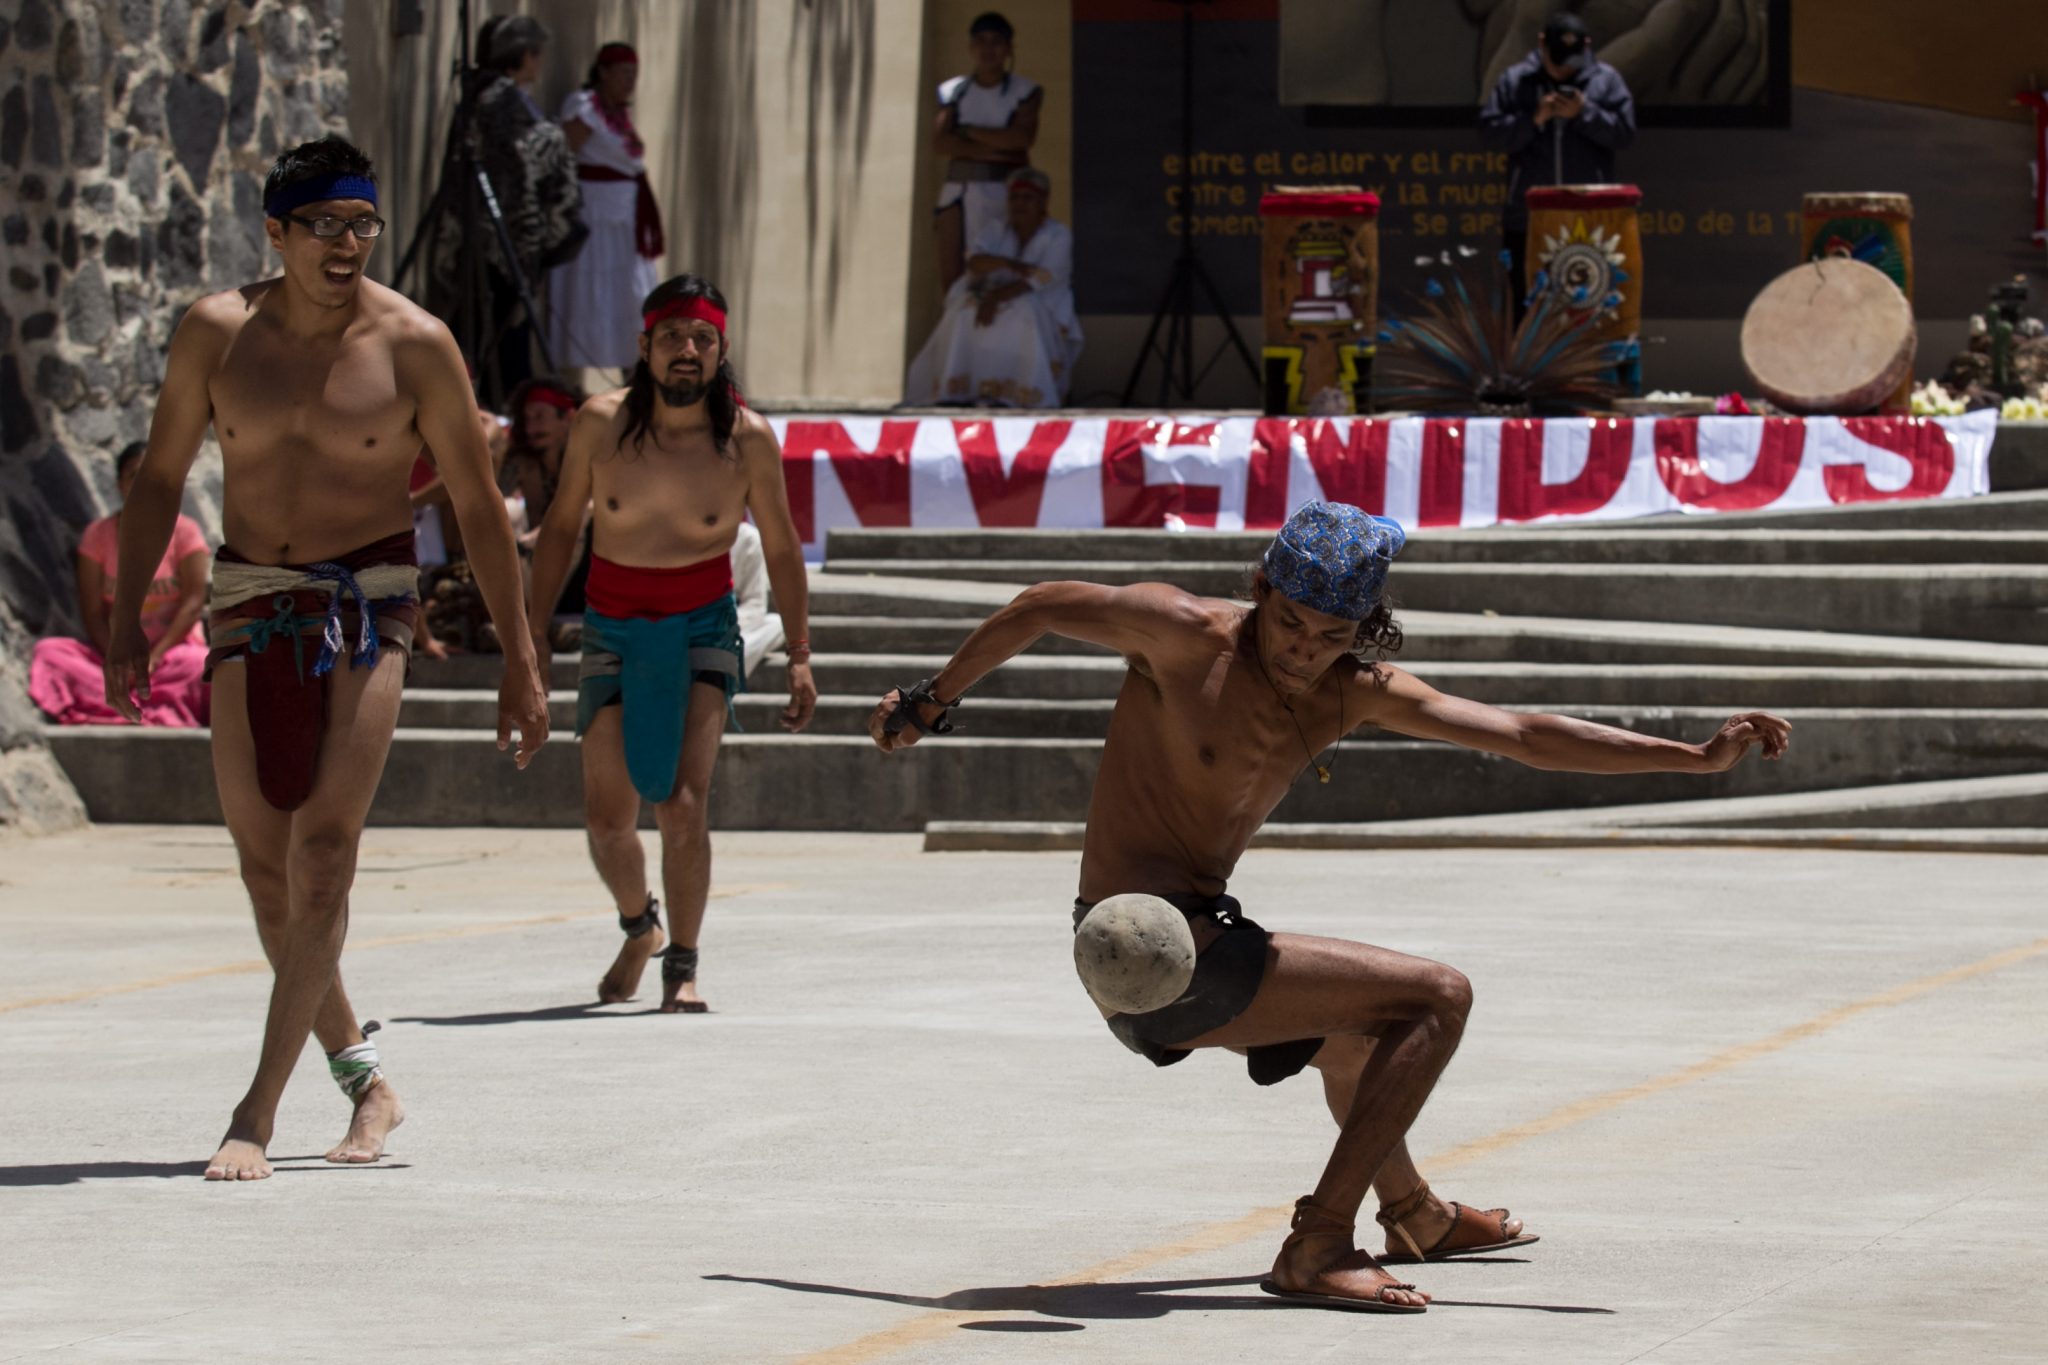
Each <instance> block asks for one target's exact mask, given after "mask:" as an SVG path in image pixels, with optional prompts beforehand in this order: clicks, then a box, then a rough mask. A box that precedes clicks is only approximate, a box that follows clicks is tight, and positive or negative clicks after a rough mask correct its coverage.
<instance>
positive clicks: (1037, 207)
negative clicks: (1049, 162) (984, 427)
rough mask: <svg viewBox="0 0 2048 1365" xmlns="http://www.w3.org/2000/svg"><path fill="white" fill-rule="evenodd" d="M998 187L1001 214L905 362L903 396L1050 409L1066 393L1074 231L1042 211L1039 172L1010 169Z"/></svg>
mask: <svg viewBox="0 0 2048 1365" xmlns="http://www.w3.org/2000/svg"><path fill="white" fill-rule="evenodd" d="M1008 191H1009V199H1008V207H1009V219H1008V221H1007V222H999V223H997V224H995V225H994V226H993V227H991V228H989V229H988V230H987V231H986V232H984V233H983V234H982V237H981V240H980V241H978V242H976V243H975V244H974V250H973V252H972V254H970V255H969V256H968V258H967V270H966V273H965V274H964V275H962V276H961V277H960V278H959V279H958V280H957V281H955V282H954V284H953V287H952V289H951V290H950V291H948V292H947V295H946V311H945V314H944V315H943V316H942V317H941V318H940V319H939V325H938V328H937V330H935V331H934V332H933V333H932V337H931V340H930V341H927V342H926V343H925V346H924V349H923V350H922V351H920V352H918V356H917V359H916V360H914V361H912V362H911V364H910V378H909V382H908V383H907V384H906V385H905V389H904V401H905V402H906V403H909V404H912V405H915V406H928V405H932V404H953V403H972V404H975V405H978V406H982V407H1016V408H1051V407H1058V406H1059V405H1060V404H1061V403H1062V402H1063V401H1065V399H1066V395H1067V387H1068V385H1069V384H1071V383H1072V382H1073V374H1074V361H1075V360H1076V359H1077V358H1078V357H1079V356H1080V354H1081V324H1080V320H1079V319H1078V318H1076V317H1075V316H1074V287H1073V275H1074V236H1073V233H1071V232H1070V231H1068V229H1067V225H1066V224H1065V223H1059V222H1055V221H1053V220H1052V219H1051V218H1048V217H1047V216H1046V211H1045V210H1046V200H1047V198H1048V196H1049V195H1050V194H1051V191H1052V185H1051V182H1050V181H1048V180H1047V179H1046V177H1045V174H1044V172H1042V171H1035V170H1032V169H1031V168H1029V167H1025V168H1024V169H1022V170H1019V171H1015V172H1013V173H1012V174H1011V176H1010V180H1009V185H1008Z"/></svg>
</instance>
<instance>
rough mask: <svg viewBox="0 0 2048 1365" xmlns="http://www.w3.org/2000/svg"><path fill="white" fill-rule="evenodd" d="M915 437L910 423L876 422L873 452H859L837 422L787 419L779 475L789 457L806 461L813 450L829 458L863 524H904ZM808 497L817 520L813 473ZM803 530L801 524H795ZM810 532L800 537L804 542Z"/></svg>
mask: <svg viewBox="0 0 2048 1365" xmlns="http://www.w3.org/2000/svg"><path fill="white" fill-rule="evenodd" d="M916 435H917V423H915V422H884V423H882V435H881V439H879V440H877V441H876V442H875V448H874V449H873V450H862V449H861V448H860V447H859V446H858V445H856V444H854V440H853V437H852V436H850V435H848V434H847V430H846V428H845V427H844V426H843V425H842V424H840V423H838V422H791V423H790V424H789V429H788V430H787V431H786V432H785V433H784V434H783V437H782V458H783V465H784V473H785V474H786V473H787V472H788V463H789V461H791V460H792V459H795V460H802V461H804V462H805V463H806V464H807V465H808V463H809V462H810V461H811V460H812V459H814V458H815V457H816V456H818V455H819V454H823V455H825V456H826V457H827V458H829V459H830V460H831V461H832V472H833V473H835V474H837V475H838V476H839V486H840V487H841V488H843V489H845V490H846V500H847V501H848V502H850V503H852V504H853V511H854V515H856V516H858V517H859V518H860V524H861V525H863V526H908V525H910V443H911V441H912V439H913V438H915V437H916ZM813 484H814V487H813V490H812V492H811V496H810V502H811V519H812V521H814V522H815V521H816V519H817V499H816V494H815V476H813ZM792 510H794V498H793V497H792ZM797 529H798V530H802V529H803V523H801V522H799V523H798V524H797ZM812 538H813V537H811V536H808V535H807V536H805V537H804V539H805V540H806V541H807V542H808V541H810V540H811V539H812Z"/></svg>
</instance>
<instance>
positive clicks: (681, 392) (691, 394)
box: [654, 370, 717, 408]
mask: <svg viewBox="0 0 2048 1365" xmlns="http://www.w3.org/2000/svg"><path fill="white" fill-rule="evenodd" d="M716 378H717V375H716V374H713V375H712V376H710V377H709V378H706V377H705V376H704V373H703V371H702V370H699V371H698V372H697V377H696V378H694V379H688V380H685V381H684V382H682V383H680V384H670V383H665V382H664V381H662V380H659V379H657V380H655V381H654V391H655V392H656V393H658V394H660V395H661V401H662V402H663V403H665V404H667V405H668V406H669V407H672V408H687V407H689V406H690V405H691V404H693V403H697V402H699V401H701V400H702V399H703V397H704V395H705V394H707V393H709V392H711V385H712V382H713V380H715V379H716Z"/></svg>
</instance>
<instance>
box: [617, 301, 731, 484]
mask: <svg viewBox="0 0 2048 1365" xmlns="http://www.w3.org/2000/svg"><path fill="white" fill-rule="evenodd" d="M681 299H703V300H705V301H706V302H707V303H710V304H712V305H713V306H715V307H717V308H719V309H720V310H722V311H723V310H725V309H726V302H725V295H723V294H721V293H719V292H718V286H717V285H715V284H713V283H711V281H709V280H707V279H704V278H703V277H702V276H698V275H678V276H676V277H675V278H674V279H672V280H665V281H663V282H662V283H661V284H658V285H656V286H655V288H654V292H652V293H651V294H649V295H648V296H647V297H646V299H645V300H643V301H642V302H641V304H640V311H641V313H642V314H643V315H644V314H647V313H651V312H653V311H654V310H655V309H657V308H663V307H666V306H667V305H669V304H671V303H674V302H676V301H678V300H681ZM642 335H643V336H644V335H647V333H642ZM724 350H725V348H724V347H721V348H720V351H721V354H720V355H719V357H718V369H717V371H716V372H715V373H714V374H713V375H712V376H711V383H710V385H709V386H708V388H707V389H706V391H705V395H704V405H705V408H706V410H707V411H708V412H709V413H710V416H711V441H712V444H713V445H715V446H716V447H717V448H718V453H719V454H720V455H723V456H726V457H727V458H734V457H733V454H732V433H733V429H734V428H735V427H737V426H738V425H739V420H740V408H741V406H742V404H741V400H740V384H739V378H738V376H736V375H735V374H734V373H733V369H732V362H731V361H730V360H729V359H727V358H726V356H725V355H724V354H723V352H724ZM656 387H657V386H656V384H655V382H654V371H653V370H650V369H649V368H647V360H646V358H645V357H644V356H643V357H642V358H641V360H640V363H639V364H637V365H635V366H634V367H633V377H632V378H631V379H629V380H627V381H626V398H625V403H624V407H625V412H626V422H625V425H624V426H623V427H622V428H621V429H620V431H619V439H618V442H617V444H616V445H614V446H613V447H612V449H613V453H615V454H616V453H619V452H622V451H624V450H625V448H626V446H627V443H628V442H630V443H631V444H632V447H633V452H632V453H633V454H634V455H638V454H639V453H640V440H641V438H642V437H643V436H645V435H646V434H647V432H648V430H649V429H650V428H651V427H652V426H653V424H654V402H655V397H656V394H655V389H656Z"/></svg>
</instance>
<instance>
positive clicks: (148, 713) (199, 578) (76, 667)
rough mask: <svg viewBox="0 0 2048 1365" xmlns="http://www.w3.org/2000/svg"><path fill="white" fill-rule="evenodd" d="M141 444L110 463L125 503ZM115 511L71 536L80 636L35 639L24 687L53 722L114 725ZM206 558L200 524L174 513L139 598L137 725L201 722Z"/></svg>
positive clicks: (209, 561) (204, 716) (118, 720)
mask: <svg viewBox="0 0 2048 1365" xmlns="http://www.w3.org/2000/svg"><path fill="white" fill-rule="evenodd" d="M143 449H144V445H143V443H142V442H141V441H137V442H135V443H134V444H132V445H130V446H129V447H128V448H127V449H126V450H124V451H122V452H121V454H120V456H119V457H118V458H117V459H116V461H115V463H114V477H115V480H116V481H117V482H118V483H119V485H120V488H121V497H122V500H123V501H126V499H127V497H128V490H129V489H130V488H132V487H133V486H134V484H135V470H136V467H137V466H138V465H139V464H141V462H142V452H143ZM120 525H121V514H120V513H119V512H116V513H114V514H113V515H112V516H110V517H101V518H100V519H99V520H98V521H96V522H94V523H93V524H92V525H90V526H88V527H86V528H85V534H84V535H82V536H80V537H79V540H78V611H79V615H80V616H81V617H82V618H83V619H84V621H85V633H86V636H87V640H89V641H90V643H88V642H87V640H72V639H49V640H38V641H37V642H36V648H35V655H34V657H33V659H32V660H31V661H30V663H29V674H28V691H29V696H30V697H32V698H33V699H34V700H35V704H36V705H37V706H40V707H41V708H42V709H43V711H44V712H45V713H47V714H48V715H49V716H50V718H51V719H53V720H55V721H56V722H57V723H58V724H60V725H120V724H124V723H125V722H123V721H122V719H121V717H120V715H119V713H117V712H116V711H115V710H114V708H113V707H111V706H109V705H107V683H106V677H105V675H104V673H103V671H102V669H103V667H104V662H105V658H106V649H107V631H108V625H107V622H108V617H109V616H110V615H111V613H112V611H113V606H114V577H115V567H114V566H115V560H116V554H117V551H118V548H119V544H120V539H121V531H120ZM211 564H212V558H211V556H210V555H209V554H208V552H207V549H206V537H205V535H204V534H203V533H202V532H201V531H200V529H199V523H197V522H195V521H193V520H192V518H190V517H179V518H178V525H177V529H176V530H174V531H172V532H171V543H170V547H169V548H168V549H166V550H165V551H164V559H163V563H161V564H159V565H157V570H156V577H155V579H154V581H152V582H151V583H150V585H149V595H148V596H147V597H145V598H144V599H143V603H142V631H143V634H144V635H146V636H148V637H149V643H150V658H149V663H150V675H149V700H148V701H147V702H145V703H144V704H143V707H142V723H143V724H144V725H170V726H186V727H191V726H198V725H204V724H206V722H207V704H208V698H209V694H210V693H211V692H212V689H211V688H210V687H208V686H207V685H206V682H205V681H204V679H203V676H202V675H203V674H204V673H205V671H206V637H205V636H204V635H203V634H202V633H201V632H200V629H199V618H200V616H201V615H202V614H203V613H204V612H205V610H206V581H207V570H208V568H209V567H210V565H211Z"/></svg>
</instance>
